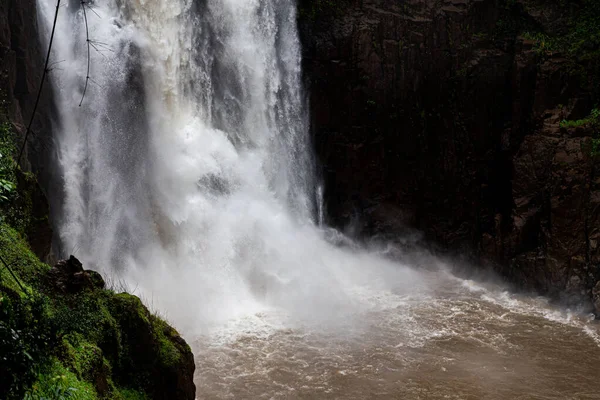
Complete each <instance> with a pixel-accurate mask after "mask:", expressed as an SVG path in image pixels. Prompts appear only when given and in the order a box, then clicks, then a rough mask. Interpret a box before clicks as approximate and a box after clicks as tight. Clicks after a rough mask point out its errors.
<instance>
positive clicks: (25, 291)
mask: <svg viewBox="0 0 600 400" xmlns="http://www.w3.org/2000/svg"><path fill="white" fill-rule="evenodd" d="M0 261H2V264H4V266H5V267H6V269H7V270H8V272H10V274H11V275H12V277H13V278H14V280H15V282H17V285H19V287H20V288H21V290H22V291H23V293H25V294H27V290H25V288H24V287H23V285H21V282H20V281H19V278H17V276H16V275H15V273H14V272H13V271H12V269H10V267H9V266H8V264H7V263H6V261H4V258H2V256H0Z"/></svg>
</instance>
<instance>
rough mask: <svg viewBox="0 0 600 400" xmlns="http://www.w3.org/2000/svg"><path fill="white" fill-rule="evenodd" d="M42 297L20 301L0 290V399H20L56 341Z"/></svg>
mask: <svg viewBox="0 0 600 400" xmlns="http://www.w3.org/2000/svg"><path fill="white" fill-rule="evenodd" d="M47 307H48V300H47V298H46V297H45V296H42V295H33V296H30V297H25V298H21V296H19V295H18V294H17V293H15V292H12V291H11V290H10V289H7V288H2V287H0V354H1V356H0V376H2V377H3V378H2V380H1V383H0V398H3V399H21V398H23V394H24V393H25V391H26V390H27V389H28V388H29V387H30V386H31V384H32V383H33V382H34V381H35V379H36V375H37V372H38V370H39V368H40V364H41V363H43V361H44V360H45V359H46V358H47V357H49V355H50V354H51V351H52V348H53V346H54V345H55V341H56V337H57V336H56V327H55V326H54V325H53V324H52V321H51V320H49V319H47V318H45V314H46V309H47Z"/></svg>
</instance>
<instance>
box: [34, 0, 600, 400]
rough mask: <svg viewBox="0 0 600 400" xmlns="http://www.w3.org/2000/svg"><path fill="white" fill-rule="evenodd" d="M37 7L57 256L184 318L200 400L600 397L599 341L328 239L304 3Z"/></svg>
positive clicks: (582, 322)
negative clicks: (49, 97)
mask: <svg viewBox="0 0 600 400" xmlns="http://www.w3.org/2000/svg"><path fill="white" fill-rule="evenodd" d="M37 4H38V10H39V14H38V17H39V22H40V32H41V36H42V37H41V39H42V44H44V45H48V44H49V43H50V42H51V32H53V31H54V25H53V23H54V21H55V11H56V10H58V13H59V14H58V18H57V19H56V21H57V25H56V27H55V28H56V33H55V40H54V42H53V43H54V45H53V48H52V52H51V59H50V60H49V61H50V64H49V65H51V66H52V67H51V70H52V73H51V74H50V77H49V78H50V81H51V83H52V85H53V88H54V90H53V93H54V96H55V98H54V105H55V109H56V112H53V113H52V115H53V118H54V126H53V134H54V140H53V145H54V148H53V149H52V152H51V153H52V154H53V161H54V163H55V165H53V166H52V168H51V169H52V170H53V171H55V175H56V176H55V177H54V178H53V179H55V180H56V182H54V183H53V185H52V186H53V187H56V188H60V190H55V191H53V192H52V195H53V196H55V197H54V198H52V203H53V208H54V210H53V215H54V219H55V220H56V221H60V223H58V224H57V226H56V231H57V233H58V235H57V236H58V238H57V243H55V248H56V253H57V257H64V258H66V257H68V256H69V255H70V254H71V253H76V254H77V255H78V257H80V259H81V260H82V261H83V262H84V264H85V265H86V267H87V268H91V269H96V270H99V271H102V272H103V273H104V274H105V276H114V277H115V278H116V279H118V280H119V281H121V280H123V281H124V282H126V283H127V284H128V285H129V286H130V287H131V288H136V289H138V292H136V294H139V293H141V294H142V297H143V298H144V299H146V300H148V299H149V300H150V303H151V304H150V305H151V306H154V307H153V308H155V309H158V310H159V311H160V313H161V315H166V316H167V317H168V319H169V321H170V322H171V323H172V324H173V325H174V326H175V327H177V329H178V330H179V331H180V332H182V333H183V334H184V335H185V337H186V338H187V339H188V340H189V341H191V342H192V343H193V348H194V350H195V354H196V356H197V358H196V359H197V373H196V383H197V388H198V391H197V396H198V398H199V399H226V398H227V399H263V398H264V399H296V398H298V399H376V398H380V399H593V398H600V379H599V378H600V372H599V371H600V347H599V341H600V339H599V333H598V325H597V324H594V323H592V322H591V321H587V320H586V318H585V317H579V316H573V315H569V314H568V313H565V312H563V311H559V310H554V309H552V308H551V307H550V306H548V304H547V303H546V302H545V301H544V300H543V299H539V298H534V299H532V298H520V297H518V296H515V295H512V294H509V293H508V292H506V291H505V290H504V289H503V288H502V287H498V286H494V285H483V284H479V283H475V282H470V281H464V280H460V279H457V278H454V277H453V276H452V275H451V274H449V273H448V272H445V271H447V269H446V268H437V267H435V268H433V267H431V266H430V267H429V268H426V269H423V268H421V269H420V270H419V271H420V272H417V271H415V270H414V269H413V268H412V267H414V263H411V262H408V263H406V264H407V265H403V264H401V263H399V262H394V261H391V260H389V259H387V258H386V257H385V256H382V255H381V254H378V252H377V251H372V250H369V249H359V248H357V246H355V245H354V244H352V243H351V241H350V240H348V239H347V238H344V237H343V235H341V234H340V233H339V232H336V231H335V230H333V229H329V228H327V226H326V221H327V216H326V215H325V214H326V213H325V210H326V207H325V200H326V199H323V193H324V191H323V184H322V182H321V181H320V179H319V173H318V170H319V168H320V166H319V165H318V163H317V162H316V160H315V155H314V149H313V144H312V143H311V137H310V123H309V121H310V118H309V117H310V116H309V115H308V109H309V108H308V107H307V99H308V98H309V93H308V91H307V90H306V88H304V87H303V84H302V83H303V77H302V69H301V66H302V60H301V55H302V49H301V44H300V40H299V38H298V32H297V28H296V20H297V13H296V2H295V1H294V0H202V1H195V0H132V1H122V0H103V1H82V2H80V1H68V2H66V1H63V2H62V3H61V4H62V5H61V6H60V7H58V8H57V7H56V0H37ZM342 242H343V243H346V244H345V245H344V247H343V246H340V243H342ZM411 266H412V267H411ZM147 303H148V301H147Z"/></svg>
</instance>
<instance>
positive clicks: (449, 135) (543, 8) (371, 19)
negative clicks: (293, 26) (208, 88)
mask: <svg viewBox="0 0 600 400" xmlns="http://www.w3.org/2000/svg"><path fill="white" fill-rule="evenodd" d="M584 3H585V2H584ZM511 4H512V5H511ZM565 4H567V5H566V6H565ZM581 4H583V3H582V2H567V3H565V2H563V3H562V5H559V4H558V2H549V1H543V0H537V1H517V2H506V1H481V0H408V1H402V2H390V1H384V0H360V1H358V0H356V1H355V0H347V1H339V2H335V3H334V2H317V1H311V0H304V1H302V2H301V4H300V10H301V13H300V15H301V16H300V26H301V34H302V40H303V44H304V49H305V74H306V77H307V81H308V83H309V90H310V102H311V113H312V127H313V134H314V142H315V145H316V148H317V153H318V156H319V159H320V162H321V164H322V168H323V174H324V180H325V184H326V185H325V187H326V190H327V193H326V196H325V197H326V203H327V205H328V212H329V215H330V216H331V217H332V222H333V223H334V224H335V225H337V226H342V227H343V226H345V225H346V224H349V223H351V222H352V223H355V222H356V220H359V221H360V222H361V224H360V226H361V229H362V233H363V234H367V235H370V234H373V233H383V234H386V235H388V236H389V237H391V238H394V237H398V236H400V235H402V234H403V232H405V230H406V228H407V227H408V228H417V229H419V230H421V231H423V232H425V234H426V237H427V238H428V239H430V240H433V241H435V242H436V243H438V244H440V245H441V247H443V248H445V249H449V250H453V251H459V252H468V253H470V254H472V256H473V257H474V259H475V260H476V262H477V263H481V264H486V263H491V264H493V265H494V266H495V268H496V269H497V270H498V271H499V272H500V273H501V274H502V275H504V276H506V277H508V278H509V279H510V280H511V281H512V282H514V283H516V284H518V285H519V286H520V287H522V288H523V289H527V290H531V289H534V290H537V291H539V292H541V293H544V294H550V295H551V296H553V297H554V298H557V299H561V300H563V301H564V302H565V303H567V304H569V305H574V304H580V303H581V302H582V301H583V302H584V303H585V304H587V306H586V308H587V309H591V302H590V299H591V298H592V288H593V287H595V286H596V282H598V280H600V268H599V263H600V260H599V253H598V239H599V238H598V237H599V235H600V231H599V228H600V219H599V218H600V216H599V209H600V208H599V200H600V185H599V184H600V176H598V172H597V171H598V158H597V157H594V156H592V151H591V146H592V139H593V137H594V135H595V134H597V132H595V131H594V130H593V129H591V128H589V127H585V126H584V127H578V128H568V129H566V128H561V127H560V122H561V121H562V120H564V119H568V120H577V119H581V118H585V117H587V115H589V113H590V111H591V109H592V108H593V107H594V105H595V102H596V101H597V98H596V97H597V93H594V90H596V88H597V81H595V82H594V81H593V79H592V78H590V75H592V74H594V72H593V71H594V68H596V67H597V64H594V63H593V62H589V61H584V60H581V59H583V57H580V58H581V59H577V60H576V61H573V57H572V56H568V55H566V54H563V53H561V52H551V51H545V50H544V49H543V48H542V47H541V46H543V43H542V44H540V43H539V41H538V42H536V41H534V40H528V39H527V38H526V37H527V35H524V34H523V33H524V31H526V30H535V31H541V32H547V33H549V34H555V35H560V34H561V32H562V31H566V30H568V29H570V28H569V26H570V25H569V24H571V23H572V21H573V18H575V17H577V15H578V14H577V13H578V12H579V8H580V7H582V6H581ZM561 7H562V8H561ZM564 7H568V8H564ZM578 7H579V8H578ZM565 10H566V11H565ZM364 210H366V213H363V211H364ZM596 309H597V311H600V309H598V308H597V307H596Z"/></svg>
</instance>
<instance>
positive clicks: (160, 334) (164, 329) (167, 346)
mask: <svg viewBox="0 0 600 400" xmlns="http://www.w3.org/2000/svg"><path fill="white" fill-rule="evenodd" d="M150 320H151V324H152V326H153V328H154V332H155V335H156V340H157V342H158V354H159V357H160V363H161V364H163V365H165V366H167V367H173V366H175V365H177V364H179V363H180V361H181V353H180V352H179V350H178V349H177V347H176V346H175V344H174V343H173V338H174V337H176V336H179V334H178V333H177V331H176V330H175V329H173V328H172V327H171V326H169V325H168V324H167V323H166V322H165V321H163V320H162V319H160V318H158V317H156V316H154V315H151V316H150Z"/></svg>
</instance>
